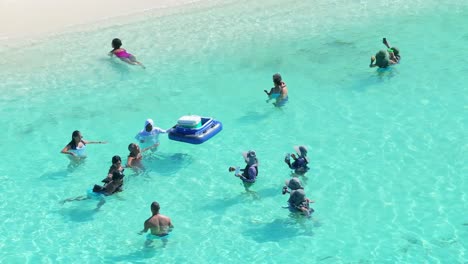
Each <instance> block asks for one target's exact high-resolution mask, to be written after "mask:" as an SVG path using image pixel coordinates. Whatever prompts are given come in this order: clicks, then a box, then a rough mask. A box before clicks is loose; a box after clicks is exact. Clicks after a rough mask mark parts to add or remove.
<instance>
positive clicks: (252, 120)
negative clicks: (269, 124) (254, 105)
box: [237, 110, 274, 124]
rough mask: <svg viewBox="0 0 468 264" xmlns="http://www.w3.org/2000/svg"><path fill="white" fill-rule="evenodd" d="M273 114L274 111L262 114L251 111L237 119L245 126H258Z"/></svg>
mask: <svg viewBox="0 0 468 264" xmlns="http://www.w3.org/2000/svg"><path fill="white" fill-rule="evenodd" d="M273 114H274V112H272V111H264V112H263V113H260V112H257V111H252V110H250V111H248V112H246V113H245V114H244V115H243V116H241V117H239V118H238V119H237V122H239V123H242V124H245V123H249V124H256V123H258V122H259V121H262V120H264V119H268V118H270V117H271V116H272V115H273Z"/></svg>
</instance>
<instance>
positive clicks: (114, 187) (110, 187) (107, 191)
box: [61, 170, 125, 210]
mask: <svg viewBox="0 0 468 264" xmlns="http://www.w3.org/2000/svg"><path fill="white" fill-rule="evenodd" d="M124 177H125V175H124V174H123V170H122V171H114V172H113V173H112V178H111V180H110V181H109V182H107V183H106V184H104V186H100V185H97V184H95V185H94V187H93V188H92V189H88V190H87V192H86V195H81V196H77V197H74V198H68V199H65V200H63V201H62V202H61V203H62V204H65V203H66V202H72V201H83V200H89V199H94V200H98V201H99V203H98V204H97V206H96V210H99V209H100V208H101V206H103V205H104V204H105V203H106V200H105V199H104V197H105V196H110V195H113V194H115V193H117V192H121V191H123V189H122V187H123V178H124Z"/></svg>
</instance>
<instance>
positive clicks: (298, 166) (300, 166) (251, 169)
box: [228, 146, 314, 216]
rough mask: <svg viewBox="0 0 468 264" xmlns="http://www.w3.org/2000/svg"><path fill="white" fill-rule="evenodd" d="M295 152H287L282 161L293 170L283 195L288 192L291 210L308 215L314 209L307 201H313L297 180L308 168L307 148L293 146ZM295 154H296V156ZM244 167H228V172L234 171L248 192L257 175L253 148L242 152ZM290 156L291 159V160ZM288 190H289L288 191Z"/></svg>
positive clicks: (257, 164) (257, 163) (255, 156)
mask: <svg viewBox="0 0 468 264" xmlns="http://www.w3.org/2000/svg"><path fill="white" fill-rule="evenodd" d="M294 149H295V151H296V154H289V153H288V154H287V155H286V157H285V158H284V162H285V163H286V165H288V167H289V168H290V169H292V170H294V173H293V174H292V176H293V178H292V179H290V180H286V182H285V186H284V187H283V191H282V193H283V195H284V194H286V193H289V194H290V196H289V199H288V202H287V203H288V206H287V207H286V208H288V209H289V210H290V211H291V212H300V213H302V214H304V215H305V216H310V214H311V213H312V212H314V209H312V208H310V206H309V203H311V202H313V201H311V200H309V199H308V198H307V197H306V194H305V192H304V187H303V186H302V183H301V181H300V180H299V177H300V176H305V174H306V172H307V171H308V170H309V166H308V164H309V158H308V157H307V148H306V147H305V146H295V147H294ZM296 155H297V156H296ZM242 156H243V157H244V161H245V163H246V165H245V167H244V168H243V169H241V168H240V167H234V166H231V167H229V169H228V170H229V172H234V176H236V177H239V178H240V179H241V181H242V183H243V185H244V188H245V190H246V191H247V192H250V187H251V186H252V185H253V184H254V183H255V181H256V180H257V176H258V167H259V162H258V159H257V154H256V153H255V151H254V150H249V151H246V152H243V153H242ZM291 158H292V159H293V161H292V162H291ZM289 190H290V191H289Z"/></svg>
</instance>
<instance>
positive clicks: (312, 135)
mask: <svg viewBox="0 0 468 264" xmlns="http://www.w3.org/2000/svg"><path fill="white" fill-rule="evenodd" d="M209 3H210V4H206V5H205V4H201V3H200V4H197V5H193V6H188V7H185V8H180V9H178V10H176V11H172V12H171V14H170V15H167V16H153V15H151V14H146V15H145V16H144V17H141V18H139V19H138V21H135V22H125V23H124V22H120V21H116V22H115V25H114V26H111V27H105V28H99V30H98V29H95V30H83V31H77V32H74V33H67V34H61V35H60V34H59V35H56V36H53V37H51V38H49V39H47V40H38V41H32V42H29V43H30V44H29V45H28V46H23V47H21V48H12V47H9V46H8V47H7V46H4V47H3V48H0V50H1V51H2V52H3V53H4V54H8V61H5V60H4V61H2V62H0V69H1V71H0V78H1V80H2V82H1V84H0V89H1V91H2V95H1V96H0V115H1V116H2V118H1V119H0V125H1V127H2V129H1V130H0V143H1V146H2V151H3V153H4V154H3V155H2V159H1V163H0V179H1V180H2V182H3V184H2V185H1V187H0V198H1V199H0V200H1V201H2V203H1V208H2V210H1V211H0V218H1V219H3V223H2V224H1V225H0V227H1V229H0V231H1V232H0V249H1V250H0V262H2V263H155V262H161V263H220V262H224V263H284V262H293V263H301V262H304V261H306V262H307V263H466V262H468V256H467V254H468V253H467V248H468V216H467V213H466V212H467V211H468V210H467V209H468V203H467V193H468V183H467V177H466V175H467V172H468V167H467V165H466V164H468V155H467V147H468V144H467V132H466V131H467V128H468V120H467V117H468V115H467V109H468V103H467V102H468V100H467V99H468V98H467V97H468V96H467V94H468V88H467V86H466V83H467V81H468V78H467V73H468V66H467V65H468V57H467V56H466V54H468V53H467V51H468V50H467V48H466V47H467V46H468V45H467V44H468V26H467V25H468V23H466V17H467V15H468V4H467V3H466V2H465V1H451V2H449V3H446V4H444V5H441V4H439V3H437V2H435V1H424V2H423V1H415V2H414V3H404V2H403V1H400V2H398V1H397V2H393V3H392V5H390V4H389V3H387V2H386V1H369V2H367V1H360V2H356V3H348V2H346V1H329V2H327V3H319V2H316V1H290V0H288V1H273V2H271V1H256V3H251V2H250V1H237V2H236V3H234V2H227V3H225V4H223V5H219V4H217V3H215V2H209ZM96 28H98V25H96ZM78 30H79V29H78ZM384 36H386V37H387V38H388V40H389V41H390V43H391V44H392V45H395V46H398V47H399V48H400V50H401V53H402V58H403V59H402V63H401V64H400V65H397V66H396V67H394V68H392V69H391V70H389V71H386V72H379V71H377V70H376V69H375V68H373V69H370V68H368V63H369V57H370V56H371V55H372V54H375V52H376V51H377V50H379V49H382V48H383V45H382V44H381V38H382V37H384ZM114 37H120V38H121V39H122V40H123V42H124V47H125V48H126V49H127V50H128V51H129V52H131V53H133V54H135V55H136V56H137V58H138V59H139V60H140V61H142V62H143V63H144V64H145V65H146V66H147V69H146V70H142V69H141V68H139V67H129V66H127V65H125V64H123V63H121V62H120V61H117V60H111V59H109V58H108V57H107V56H106V53H107V52H108V51H109V50H110V41H111V39H112V38H114ZM275 72H280V73H281V74H282V75H283V78H284V80H285V82H286V83H287V84H288V87H289V98H290V101H289V104H288V105H287V106H286V107H284V108H282V109H276V108H274V107H273V106H272V105H271V104H267V103H265V99H266V98H265V95H264V93H263V89H268V88H270V86H271V75H272V74H273V73H275ZM186 114H200V115H205V116H213V117H215V118H216V119H218V120H220V121H222V122H223V125H224V130H223V131H222V132H220V134H218V135H217V136H216V137H214V138H213V139H211V140H209V141H208V142H206V143H204V144H202V145H189V144H184V143H179V142H175V141H170V140H168V139H167V138H166V137H162V138H161V146H160V149H159V153H158V155H155V156H153V157H150V156H147V157H145V160H144V163H145V165H146V166H147V168H148V169H147V171H146V172H145V173H143V174H139V175H137V174H135V173H133V172H132V171H131V170H130V169H127V170H126V175H127V176H126V183H125V191H124V192H122V193H119V194H118V195H116V196H115V197H111V198H109V199H108V201H107V203H106V204H105V205H104V206H103V207H102V208H101V210H100V211H99V212H94V211H93V210H94V208H95V207H96V202H95V201H80V202H73V203H67V204H65V205H61V204H60V203H59V202H60V201H61V200H63V199H65V198H69V197H74V196H79V195H83V194H85V193H86V189H87V188H89V187H91V186H92V185H93V184H95V183H99V182H100V180H101V179H102V178H103V177H104V176H105V175H106V173H107V170H108V167H109V166H110V163H111V162H110V161H111V157H112V156H113V155H116V154H117V155H120V156H122V157H123V158H124V157H126V156H127V155H128V151H127V146H128V144H129V143H131V142H133V137H134V136H135V134H136V133H137V132H138V131H139V130H140V129H142V126H143V124H144V121H145V119H146V118H153V119H154V120H155V123H156V125H158V126H160V127H162V128H169V127H171V126H172V125H174V123H175V122H176V120H177V119H178V118H179V117H180V116H182V115H186ZM75 129H79V130H80V131H82V133H83V136H84V138H85V139H88V140H106V141H108V144H106V145H89V146H88V149H87V151H88V159H87V160H86V162H85V163H84V164H82V165H81V166H79V167H77V168H74V169H69V168H68V163H69V161H68V159H67V158H66V157H65V156H64V155H62V154H60V153H59V151H60V150H61V149H62V148H63V147H64V146H65V145H66V144H67V143H68V141H69V140H70V136H71V133H72V131H73V130H75ZM298 144H304V145H306V146H308V148H309V155H310V158H311V171H310V172H309V173H308V175H307V178H306V179H303V180H304V182H305V190H306V193H307V195H308V197H310V198H311V199H313V200H315V201H316V202H315V204H313V207H314V209H315V213H314V214H313V217H312V218H311V219H301V218H300V219H297V218H295V217H291V216H290V215H289V213H288V212H287V210H285V209H283V208H281V207H282V206H284V205H285V203H286V200H287V197H286V196H282V195H281V188H282V186H283V183H284V180H286V179H288V178H289V177H290V170H289V169H288V168H287V167H286V165H285V164H284V163H283V158H284V155H285V154H286V153H287V152H292V151H293V146H294V145H298ZM248 149H254V150H256V151H257V155H258V158H259V160H260V175H259V178H258V181H257V183H256V184H255V185H254V187H253V188H252V190H254V191H255V192H256V195H250V194H246V193H245V191H244V189H243V187H242V185H241V184H240V182H239V180H238V179H237V178H235V177H233V176H232V174H230V173H228V172H227V168H228V167H229V166H233V165H242V164H243V160H242V157H241V152H242V151H246V150H248ZM154 200H156V201H158V202H159V203H160V204H161V213H163V214H166V215H168V216H170V217H171V218H172V221H173V223H174V225H175V229H174V232H173V233H172V235H171V238H170V241H169V243H168V244H167V245H166V247H163V246H162V244H161V243H159V242H156V243H154V247H153V248H145V247H144V237H143V236H139V235H137V232H138V231H140V230H141V229H142V227H143V221H144V220H145V219H146V218H147V217H149V216H150V210H149V205H150V203H151V202H152V201H154Z"/></svg>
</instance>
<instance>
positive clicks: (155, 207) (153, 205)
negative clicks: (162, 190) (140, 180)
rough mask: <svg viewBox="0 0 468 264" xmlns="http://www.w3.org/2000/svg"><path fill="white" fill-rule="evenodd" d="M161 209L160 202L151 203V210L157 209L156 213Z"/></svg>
mask: <svg viewBox="0 0 468 264" xmlns="http://www.w3.org/2000/svg"><path fill="white" fill-rule="evenodd" d="M159 209H161V207H160V206H159V203H158V202H152V203H151V210H154V211H156V213H159Z"/></svg>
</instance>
